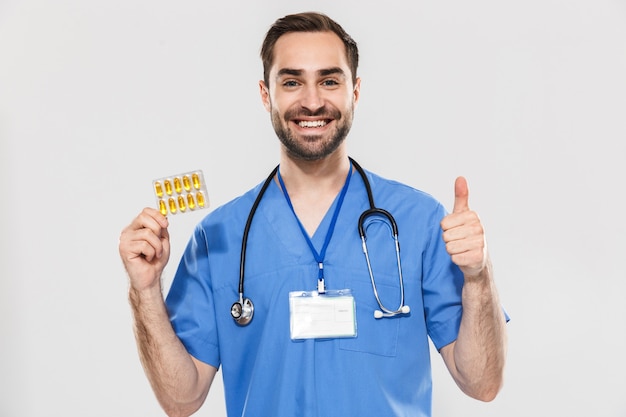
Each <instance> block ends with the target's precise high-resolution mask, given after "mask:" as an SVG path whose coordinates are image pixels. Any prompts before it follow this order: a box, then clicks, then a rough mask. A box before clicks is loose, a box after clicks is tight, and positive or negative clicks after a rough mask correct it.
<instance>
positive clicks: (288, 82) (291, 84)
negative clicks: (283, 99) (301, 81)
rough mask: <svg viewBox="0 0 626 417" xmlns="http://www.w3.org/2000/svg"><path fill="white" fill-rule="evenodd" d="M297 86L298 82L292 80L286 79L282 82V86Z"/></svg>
mask: <svg viewBox="0 0 626 417" xmlns="http://www.w3.org/2000/svg"><path fill="white" fill-rule="evenodd" d="M297 86H298V82H297V81H294V80H287V81H285V82H283V87H287V88H293V87H297Z"/></svg>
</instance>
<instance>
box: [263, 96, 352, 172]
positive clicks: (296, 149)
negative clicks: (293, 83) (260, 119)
mask: <svg viewBox="0 0 626 417" xmlns="http://www.w3.org/2000/svg"><path fill="white" fill-rule="evenodd" d="M271 113H272V126H273V127H274V131H275V132H276V136H278V139H279V140H280V142H281V143H282V144H283V146H284V147H285V149H286V150H287V153H288V154H289V155H291V156H292V157H293V158H295V159H300V160H304V161H317V160H320V159H324V158H325V157H327V156H329V155H331V154H332V153H333V152H334V151H336V150H337V148H339V145H341V144H342V143H343V141H344V140H345V139H346V137H347V136H348V133H349V132H350V128H351V127H352V119H353V114H354V109H353V108H350V109H349V111H348V112H346V113H345V114H344V115H342V114H341V112H340V111H339V110H337V109H327V108H326V106H324V107H322V108H320V109H319V110H318V111H316V112H311V111H309V110H307V109H303V108H299V109H294V110H287V111H286V112H285V114H284V116H283V117H282V119H281V116H280V114H279V113H278V112H277V111H275V110H274V109H272V112H271ZM304 116H306V117H321V118H327V119H331V120H333V122H334V123H335V124H336V126H335V128H334V130H333V131H331V132H329V133H327V136H325V135H303V136H300V137H297V136H296V135H295V133H294V132H293V131H292V130H291V129H290V128H289V121H290V120H294V119H297V118H299V117H304ZM344 116H345V117H344Z"/></svg>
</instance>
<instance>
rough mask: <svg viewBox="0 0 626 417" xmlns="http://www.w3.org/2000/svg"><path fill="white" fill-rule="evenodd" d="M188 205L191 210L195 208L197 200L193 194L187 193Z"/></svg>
mask: <svg viewBox="0 0 626 417" xmlns="http://www.w3.org/2000/svg"><path fill="white" fill-rule="evenodd" d="M187 205H188V206H189V208H190V209H191V210H195V208H196V200H194V199H193V194H187Z"/></svg>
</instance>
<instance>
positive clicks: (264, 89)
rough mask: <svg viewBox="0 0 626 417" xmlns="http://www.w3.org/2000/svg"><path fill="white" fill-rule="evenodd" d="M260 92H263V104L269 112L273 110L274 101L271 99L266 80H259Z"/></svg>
mask: <svg viewBox="0 0 626 417" xmlns="http://www.w3.org/2000/svg"><path fill="white" fill-rule="evenodd" d="M259 93H261V101H262V102H263V106H264V107H265V110H267V111H268V112H269V111H271V110H272V103H271V100H270V90H269V88H268V87H267V86H266V85H265V81H263V80H261V81H259Z"/></svg>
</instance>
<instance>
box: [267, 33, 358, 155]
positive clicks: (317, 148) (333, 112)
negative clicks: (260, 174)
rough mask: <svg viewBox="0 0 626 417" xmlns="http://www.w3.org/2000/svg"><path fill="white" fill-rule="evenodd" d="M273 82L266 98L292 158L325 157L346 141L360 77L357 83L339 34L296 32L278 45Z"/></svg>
mask: <svg viewBox="0 0 626 417" xmlns="http://www.w3.org/2000/svg"><path fill="white" fill-rule="evenodd" d="M268 80H269V86H268V85H266V84H265V83H264V82H263V81H261V82H260V89H261V98H262V100H263V104H264V105H265V108H266V109H267V111H269V112H270V114H271V119H272V125H273V126H274V130H275V131H276V135H277V136H278V138H279V139H280V141H281V143H282V145H283V146H282V149H283V151H284V152H286V153H287V154H288V156H290V157H291V158H294V159H301V160H306V161H314V160H319V159H323V158H325V157H327V156H329V155H331V154H332V153H333V152H334V151H336V150H337V149H338V148H339V147H340V146H342V144H343V143H344V139H345V138H346V136H347V135H348V132H349V131H350V128H351V126H352V118H353V115H354V107H355V105H356V103H357V101H358V98H359V88H360V80H359V79H357V80H356V83H353V82H352V73H351V71H350V67H349V65H348V61H347V56H346V49H345V46H344V44H343V42H342V41H341V39H339V37H338V36H337V35H336V34H334V33H333V32H292V33H287V34H285V35H283V36H281V37H280V38H279V39H278V40H277V41H276V45H275V47H274V60H273V65H272V68H271V69H270V73H269V78H268Z"/></svg>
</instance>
